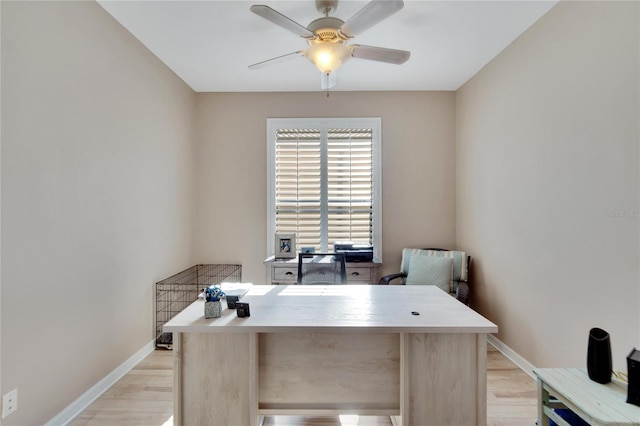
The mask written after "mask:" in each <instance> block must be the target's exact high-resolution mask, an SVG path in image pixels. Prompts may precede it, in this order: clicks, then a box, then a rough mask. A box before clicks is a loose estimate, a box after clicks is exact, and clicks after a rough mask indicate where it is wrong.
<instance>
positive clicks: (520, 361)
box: [487, 334, 536, 380]
mask: <svg viewBox="0 0 640 426" xmlns="http://www.w3.org/2000/svg"><path fill="white" fill-rule="evenodd" d="M487 342H488V343H489V344H490V345H491V346H493V347H494V348H496V349H497V350H498V351H499V352H500V353H501V354H502V355H504V356H506V357H507V358H509V360H510V361H511V362H513V363H514V364H515V365H516V366H517V367H519V368H520V369H521V370H522V371H524V372H525V373H527V374H528V375H529V376H530V377H531V378H532V379H533V380H536V375H535V374H533V369H534V368H536V367H535V366H534V365H533V364H531V363H530V362H529V361H527V360H526V359H524V358H523V357H522V356H521V355H520V354H519V353H517V352H516V351H514V350H513V349H511V348H510V347H509V346H507V345H505V344H504V343H502V341H501V340H499V339H498V338H497V337H495V336H494V335H492V334H489V335H488V336H487Z"/></svg>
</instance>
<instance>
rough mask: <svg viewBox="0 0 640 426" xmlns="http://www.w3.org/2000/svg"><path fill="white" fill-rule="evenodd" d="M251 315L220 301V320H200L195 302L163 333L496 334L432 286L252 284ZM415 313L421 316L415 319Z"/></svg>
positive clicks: (493, 327) (247, 298) (492, 326)
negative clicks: (241, 314) (238, 312)
mask: <svg viewBox="0 0 640 426" xmlns="http://www.w3.org/2000/svg"><path fill="white" fill-rule="evenodd" d="M241 301H242V302H248V303H249V304H250V310H251V316H250V317H247V318H238V317H237V315H236V312H235V310H229V309H227V307H226V301H225V300H223V301H222V307H223V310H222V316H221V317H220V318H210V319H206V318H204V301H202V300H198V301H196V302H194V303H192V304H191V305H189V306H188V307H187V308H185V309H184V310H183V311H182V312H180V313H179V314H178V315H176V316H175V317H174V318H173V319H172V320H171V321H169V322H168V323H167V324H165V326H164V331H166V332H190V333H193V332H195V333H228V332H294V331H305V332H353V331H357V332H408V333H495V332H497V331H498V327H497V326H496V325H495V324H494V323H492V322H491V321H489V320H488V319H486V318H484V317H483V316H481V315H480V314H478V313H477V312H475V311H474V310H472V309H470V308H469V307H467V306H465V305H464V304H462V303H460V302H459V301H457V300H456V299H454V298H453V297H451V296H450V295H448V294H447V293H445V292H444V291H442V290H440V289H439V288H437V287H434V286H404V285H384V286H379V285H326V286H325V285H289V286H285V285H275V286H274V285H254V286H252V287H251V288H250V290H249V292H248V293H247V294H246V295H245V296H244V297H242V299H241ZM412 312H419V313H420V315H413V314H412Z"/></svg>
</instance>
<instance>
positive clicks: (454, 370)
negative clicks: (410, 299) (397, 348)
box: [401, 333, 487, 426]
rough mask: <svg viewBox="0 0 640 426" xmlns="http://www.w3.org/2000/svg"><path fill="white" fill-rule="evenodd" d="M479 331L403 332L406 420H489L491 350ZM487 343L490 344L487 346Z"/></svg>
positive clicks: (437, 425)
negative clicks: (488, 353)
mask: <svg viewBox="0 0 640 426" xmlns="http://www.w3.org/2000/svg"><path fill="white" fill-rule="evenodd" d="M481 338H485V339H486V336H484V335H477V334H421V333H410V334H405V335H404V336H403V355H402V357H403V364H404V366H403V369H402V375H403V377H402V388H403V392H402V402H401V417H402V424H403V425H404V426H417V425H420V426H447V425H451V426H466V425H468V426H480V425H485V424H486V421H487V419H486V354H485V355H484V357H481V356H480V355H479V349H481V348H479V346H482V345H479V342H482V340H481ZM484 347H485V348H486V346H484Z"/></svg>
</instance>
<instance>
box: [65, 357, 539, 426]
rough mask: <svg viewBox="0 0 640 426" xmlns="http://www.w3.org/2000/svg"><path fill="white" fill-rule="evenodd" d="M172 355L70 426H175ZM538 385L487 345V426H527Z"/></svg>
mask: <svg viewBox="0 0 640 426" xmlns="http://www.w3.org/2000/svg"><path fill="white" fill-rule="evenodd" d="M172 355H173V353H172V352H171V351H167V350H156V351H154V352H153V353H151V354H150V355H149V356H147V357H146V358H145V359H144V360H142V361H141V362H140V363H139V364H138V365H137V366H136V367H135V368H133V369H132V370H131V371H130V372H129V373H127V374H126V375H125V376H124V377H123V378H122V379H120V380H119V381H118V382H117V383H116V384H115V385H113V386H112V387H111V388H110V389H109V390H108V391H107V392H105V393H104V394H103V395H102V396H100V398H98V399H97V400H96V401H94V402H93V403H92V404H91V405H90V406H89V407H87V409H85V410H84V411H83V412H82V413H80V414H79V415H78V416H77V417H76V418H75V419H74V420H72V421H71V422H70V423H69V425H70V426H107V425H108V426H111V425H114V424H118V425H125V426H173V418H172V412H173V396H172V395H173V389H172V386H173V370H172V369H173V363H172ZM536 401H537V400H536V382H535V381H534V380H533V379H532V378H531V377H529V376H528V375H527V374H526V373H525V372H523V371H522V370H520V369H519V368H518V367H516V366H515V365H514V364H513V363H512V362H511V361H510V360H509V359H507V358H506V357H505V356H504V355H502V354H501V353H500V352H498V351H497V350H496V349H495V348H493V347H492V346H491V345H488V350H487V425H488V426H525V425H526V426H531V425H533V424H535V421H536ZM264 425H265V426H390V425H391V422H390V420H389V419H388V418H386V417H360V418H358V417H357V416H355V417H354V416H341V417H337V416H333V417H300V416H278V417H267V418H266V419H265V422H264Z"/></svg>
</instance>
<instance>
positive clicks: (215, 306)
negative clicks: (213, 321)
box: [204, 285, 224, 318]
mask: <svg viewBox="0 0 640 426" xmlns="http://www.w3.org/2000/svg"><path fill="white" fill-rule="evenodd" d="M222 296H224V292H223V291H222V290H221V289H220V287H217V286H215V285H212V286H211V287H207V288H205V289H204V299H205V300H204V317H205V318H220V316H221V315H222V303H220V299H221V298H222Z"/></svg>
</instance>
